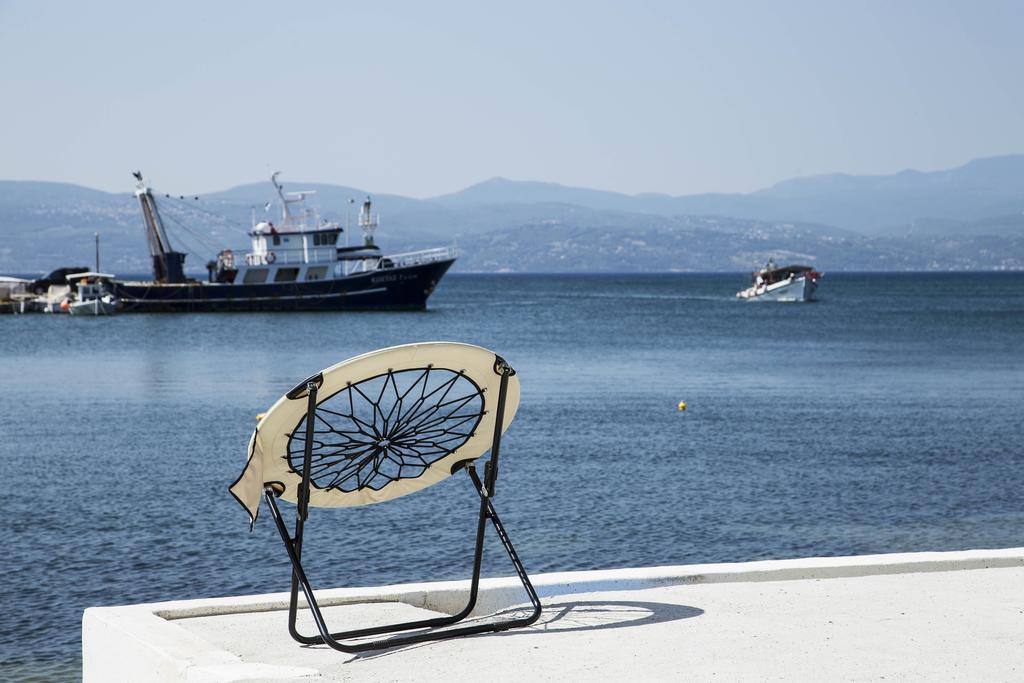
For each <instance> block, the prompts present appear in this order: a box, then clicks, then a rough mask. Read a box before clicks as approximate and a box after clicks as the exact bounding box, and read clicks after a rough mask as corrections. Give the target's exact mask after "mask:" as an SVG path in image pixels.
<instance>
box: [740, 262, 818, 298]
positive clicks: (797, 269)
mask: <svg viewBox="0 0 1024 683" xmlns="http://www.w3.org/2000/svg"><path fill="white" fill-rule="evenodd" d="M752 275H753V281H754V282H753V284H752V285H751V286H750V287H748V288H746V289H744V290H743V291H740V292H736V297H737V298H739V299H746V300H748V301H814V292H815V290H816V289H817V288H818V280H820V279H821V273H819V272H818V271H816V270H814V268H812V267H810V266H796V265H794V266H781V267H779V266H776V265H775V262H774V261H773V260H771V259H769V260H768V263H767V264H766V265H765V267H764V268H762V269H761V270H758V271H755V272H754V273H753V274H752Z"/></svg>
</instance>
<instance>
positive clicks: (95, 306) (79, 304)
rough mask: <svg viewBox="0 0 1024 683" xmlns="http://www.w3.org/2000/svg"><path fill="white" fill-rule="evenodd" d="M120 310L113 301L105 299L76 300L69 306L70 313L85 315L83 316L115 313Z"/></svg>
mask: <svg viewBox="0 0 1024 683" xmlns="http://www.w3.org/2000/svg"><path fill="white" fill-rule="evenodd" d="M117 312H118V306H117V303H116V302H113V301H103V300H101V299H93V300H91V301H76V302H75V303H73V304H71V305H70V306H69V307H68V313H70V314H71V315H83V316H89V315H91V316H96V315H114V314H115V313H117Z"/></svg>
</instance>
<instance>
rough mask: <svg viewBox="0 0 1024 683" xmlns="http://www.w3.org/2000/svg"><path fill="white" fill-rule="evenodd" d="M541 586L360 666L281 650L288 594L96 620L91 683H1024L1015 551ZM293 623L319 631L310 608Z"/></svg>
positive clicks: (659, 573) (349, 658)
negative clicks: (500, 620) (492, 618)
mask: <svg viewBox="0 0 1024 683" xmlns="http://www.w3.org/2000/svg"><path fill="white" fill-rule="evenodd" d="M515 583H516V582H515V580H514V579H512V578H508V579H489V580H486V581H485V583H484V586H483V589H482V591H481V598H482V600H481V603H482V604H481V608H482V609H483V610H485V611H486V612H488V613H490V612H494V611H498V612H501V613H502V615H503V616H507V614H508V613H510V612H515V611H516V610H517V609H521V605H520V606H518V607H517V606H516V605H515V603H516V602H520V603H521V602H522V601H523V600H524V597H523V596H522V595H521V594H520V593H518V592H516V589H515ZM535 584H536V585H537V587H538V591H539V592H540V594H541V595H542V597H543V602H544V613H543V615H542V616H541V618H540V620H539V621H538V622H537V623H535V624H534V625H533V626H531V627H528V628H525V629H519V630H511V631H506V632H503V633H492V634H485V635H478V636H472V637H468V638H460V639H455V640H449V641H439V642H433V643H424V644H418V645H413V646H408V647H405V648H398V649H392V650H383V651H376V652H370V653H366V654H362V655H347V654H344V653H341V652H336V651H334V650H331V649H329V648H327V647H324V646H317V647H302V646H300V645H299V644H298V643H296V642H294V641H293V640H291V638H290V637H289V636H288V634H287V631H286V623H287V613H286V612H285V611H284V608H285V606H286V602H287V595H286V594H274V595H264V596H247V597H243V598H217V599H211V600H193V601H183V602H170V603H156V604H150V605H134V606H127V607H101V608H90V609H88V610H86V613H85V616H84V619H83V634H82V644H83V659H84V665H83V677H84V679H85V680H86V681H117V680H124V681H171V680H175V681H197V682H199V681H203V682H205V681H302V680H317V681H347V680H359V681H378V680H380V681H394V680H403V681H405V680H441V679H445V680H469V679H475V680H498V681H504V680H509V681H511V680H519V681H521V680H538V681H549V680H550V681H556V680H557V681H575V680H815V681H820V680H869V679H873V680H879V679H888V680H893V679H896V680H943V681H945V680H985V681H998V680H1006V681H1011V680H1018V681H1019V680H1024V548H1015V549H1009V550H972V551H963V552H952V553H911V554H900V555H875V556H864V557H852V558H809V559H803V560H774V561H764V562H748V563H736V564H716V565H690V566H681V567H656V568H649V569H619V570H608V571H596V572H566V573H558V574H546V575H538V576H537V577H535ZM466 585H467V583H466V582H443V583H436V584H410V585H404V586H388V587H383V588H371V589H338V590H331V591H324V592H323V593H322V599H323V601H324V603H326V604H329V605H331V606H330V607H329V608H328V609H326V610H325V612H326V615H327V620H328V623H329V624H330V625H331V626H332V627H333V628H335V629H344V628H353V627H356V626H360V627H361V626H368V625H373V624H377V623H387V622H391V621H398V620H402V621H405V620H410V619H417V618H422V617H426V616H431V615H436V614H442V613H453V612H454V611H456V610H457V609H458V606H459V605H458V603H459V599H460V598H462V599H464V591H465V588H466ZM318 595H321V594H319V593H318ZM488 616H489V614H487V613H485V614H481V615H475V616H474V617H473V619H487V618H488ZM300 623H301V624H302V626H301V627H300V629H301V630H304V631H305V632H309V633H312V632H313V630H314V629H313V627H312V621H311V620H310V619H309V617H308V610H303V613H302V615H301V619H300Z"/></svg>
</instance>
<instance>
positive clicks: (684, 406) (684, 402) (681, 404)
mask: <svg viewBox="0 0 1024 683" xmlns="http://www.w3.org/2000/svg"><path fill="white" fill-rule="evenodd" d="M679 410H680V411H683V410H686V401H680V402H679Z"/></svg>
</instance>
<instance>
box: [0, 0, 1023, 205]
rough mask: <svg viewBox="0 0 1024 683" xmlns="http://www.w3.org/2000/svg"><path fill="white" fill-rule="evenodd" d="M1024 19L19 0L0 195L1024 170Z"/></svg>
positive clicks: (7, 65)
mask: <svg viewBox="0 0 1024 683" xmlns="http://www.w3.org/2000/svg"><path fill="white" fill-rule="evenodd" d="M1022 27H1024V3H1021V2H989V1H985V0H979V1H977V2H946V1H943V0H932V1H929V2H923V1H921V2H919V1H914V0H901V1H898V2H891V1H885V2H879V1H873V0H868V1H865V2H848V1H831V0H819V1H807V2H795V1H787V0H777V1H773V2H753V1H751V2H728V1H721V2H682V1H678V2H643V1H640V0H637V1H630V2H626V1H623V2H614V3H613V2H602V1H600V0H595V1H589V2H573V1H566V2H533V1H532V0H517V1H516V2H501V3H498V2H488V1H485V0H479V1H477V2H446V1H444V0H436V1H433V2H386V1H381V2H373V3H371V2H365V0H364V1H363V2H347V1H345V0H339V1H336V2H287V3H286V2H191V1H181V0H179V1H176V2H166V3H150V2H138V0H135V1H133V2H104V1H103V0H93V1H90V2H77V3H51V2H48V1H45V0H44V1H25V0H0V179H7V180H50V181H60V182H71V183H77V184H81V185H86V186H89V187H95V188H99V189H103V190H108V191H129V190H131V188H132V186H133V180H132V178H131V175H130V172H131V171H134V170H136V169H142V170H143V171H144V172H145V174H146V175H147V176H148V177H149V179H150V180H151V181H152V182H154V183H155V184H157V185H158V186H160V187H162V188H168V189H172V190H173V191H176V192H177V191H180V192H183V193H191V192H211V191H215V190H220V189H226V188H228V187H232V186H235V185H238V184H242V183H246V182H254V181H261V180H264V179H266V178H267V177H268V176H269V175H270V173H271V172H273V171H276V170H281V171H283V172H284V173H283V178H284V179H285V180H286V181H287V180H289V179H291V180H292V181H307V182H324V183H335V184H340V185H348V186H353V187H358V188H362V189H365V190H369V191H372V192H376V193H383V192H388V193H396V194H404V195H408V196H413V197H429V196H435V195H439V194H444V193H448V192H455V191H458V190H460V189H462V188H464V187H466V186H468V185H471V184H473V183H477V182H480V181H483V180H486V179H487V178H490V177H493V176H502V177H507V178H513V179H517V180H540V181H549V182H557V183H562V184H566V185H576V186H584V187H593V188H599V189H606V190H614V191H619V192H627V193H638V192H664V193H669V194H673V195H680V194H693V193H700V192H748V191H753V190H756V189H760V188H763V187H767V186H769V185H771V184H773V183H775V182H778V181H780V180H784V179H786V178H790V177H794V176H802V175H815V174H820V173H831V172H847V173H855V174H884V173H893V172H897V171H900V170H903V169H906V168H916V169H919V170H925V171H927V170H937V169H942V168H950V167H954V166H958V165H960V164H962V163H965V162H967V161H969V160H970V159H973V158H977V157H983V156H992V155H998V154H1008V153H1019V152H1022V151H1024V88H1022V87H1021V74H1022V73H1024V39H1022V38H1021V31H1022Z"/></svg>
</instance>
